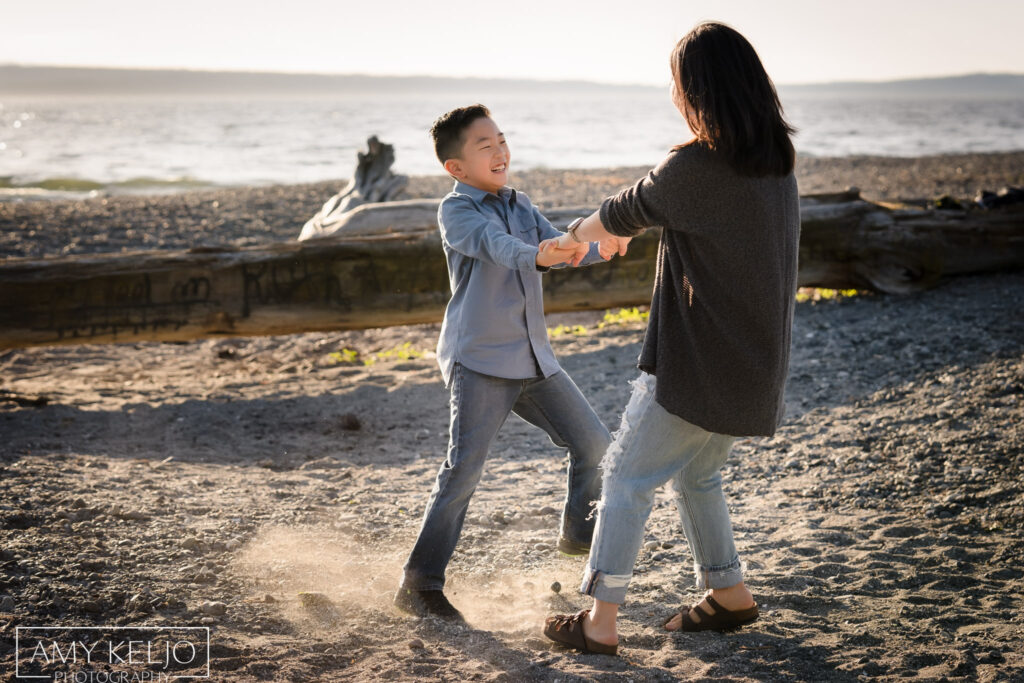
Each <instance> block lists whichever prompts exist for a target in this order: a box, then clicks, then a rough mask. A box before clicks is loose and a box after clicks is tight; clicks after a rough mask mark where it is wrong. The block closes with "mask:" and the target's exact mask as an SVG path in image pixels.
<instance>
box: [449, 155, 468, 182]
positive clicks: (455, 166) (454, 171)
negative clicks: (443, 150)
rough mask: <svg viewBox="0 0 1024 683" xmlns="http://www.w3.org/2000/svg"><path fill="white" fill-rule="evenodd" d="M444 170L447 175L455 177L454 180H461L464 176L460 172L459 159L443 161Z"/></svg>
mask: <svg viewBox="0 0 1024 683" xmlns="http://www.w3.org/2000/svg"><path fill="white" fill-rule="evenodd" d="M444 170H445V171H447V172H448V175H450V176H455V177H456V178H462V177H463V176H464V175H465V173H463V171H462V161H461V160H460V159H448V160H447V161H445V162H444Z"/></svg>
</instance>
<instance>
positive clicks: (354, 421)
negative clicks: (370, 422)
mask: <svg viewBox="0 0 1024 683" xmlns="http://www.w3.org/2000/svg"><path fill="white" fill-rule="evenodd" d="M338 423H339V424H340V425H341V428H342V429H344V430H345V431H346V432H358V431H359V430H360V429H362V428H363V423H362V422H360V421H359V418H358V417H356V416H355V415H353V414H352V413H345V414H344V415H342V416H341V417H340V418H339V419H338Z"/></svg>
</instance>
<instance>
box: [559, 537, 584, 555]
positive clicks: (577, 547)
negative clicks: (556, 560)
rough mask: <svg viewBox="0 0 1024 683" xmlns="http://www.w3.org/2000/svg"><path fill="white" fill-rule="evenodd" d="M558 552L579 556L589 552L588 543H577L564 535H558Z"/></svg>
mask: <svg viewBox="0 0 1024 683" xmlns="http://www.w3.org/2000/svg"><path fill="white" fill-rule="evenodd" d="M558 552H560V553H562V554H563V555H569V556H570V557H579V556H580V555H589V554H590V544H589V543H579V542H577V541H572V540H569V539H568V538H566V537H565V536H559V537H558Z"/></svg>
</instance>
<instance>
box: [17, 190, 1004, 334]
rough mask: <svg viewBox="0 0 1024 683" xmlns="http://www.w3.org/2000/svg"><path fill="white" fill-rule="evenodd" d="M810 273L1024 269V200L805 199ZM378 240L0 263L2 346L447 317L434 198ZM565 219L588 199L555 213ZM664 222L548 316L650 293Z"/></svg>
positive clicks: (850, 275) (854, 282)
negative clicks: (946, 205)
mask: <svg viewBox="0 0 1024 683" xmlns="http://www.w3.org/2000/svg"><path fill="white" fill-rule="evenodd" d="M801 211H802V218H803V224H802V234H801V240H800V273H799V283H800V284H801V285H803V286H820V287H834V288H865V289H875V290H879V291H883V292H894V293H902V292H908V291H914V290H919V289H923V288H926V287H929V286H932V285H934V284H935V283H936V282H937V281H938V280H939V278H941V277H945V276H950V275H957V274H961V273H971V272H981V271H991V270H1001V269H1007V268H1019V267H1022V266H1024V207H1008V208H1004V209H999V210H990V211H982V210H972V211H927V210H920V209H904V208H897V209H890V208H887V207H884V206H880V205H877V204H872V203H869V202H865V201H862V200H860V199H855V198H853V197H852V196H843V195H833V196H828V197H824V198H822V197H805V198H804V199H803V202H802V207H801ZM360 212H362V213H363V214H366V216H365V217H363V218H360V219H359V220H361V221H365V223H364V227H365V228H366V230H367V231H368V232H370V233H377V234H370V235H368V236H358V237H345V238H340V237H335V238H332V239H326V238H325V239H318V240H311V241H307V242H289V243H279V244H271V245H267V246H264V247H253V248H245V249H236V250H221V251H216V250H212V251H211V250H194V251H188V252H146V253H134V254H132V253H127V254H110V255H96V256H77V257H71V258H56V259H45V260H39V261H29V260H21V259H11V260H8V261H7V262H5V263H3V264H2V265H0V301H2V302H3V306H2V308H0V348H11V347H17V346H29V345H37V344H64V343H86V342H115V341H118V342H119V341H138V340H187V339H196V338H200V337H207V336H216V335H229V336H243V335H263V334H285V333H294V332H306V331H313V330H341V329H358V328H367V327H382V326H388V325H402V324H410V323H420V322H431V321H437V320H440V318H441V315H442V313H443V311H444V306H445V304H446V302H447V300H448V297H449V289H448V288H449V284H448V275H447V270H446V268H445V260H444V255H443V253H442V249H441V244H440V239H439V237H438V234H437V226H436V223H435V221H436V215H437V202H436V201H418V202H395V203H392V204H377V205H372V206H366V207H362V208H360V209H357V210H356V211H353V212H351V215H350V217H349V218H348V219H347V221H353V220H356V219H355V216H356V215H357V214H360ZM545 213H546V215H547V216H548V217H549V218H550V219H551V220H552V222H553V223H554V224H555V225H556V226H564V225H565V224H566V223H568V222H569V220H571V218H572V217H574V216H578V215H584V214H586V213H589V210H588V209H583V208H580V209H556V210H550V211H547V212H545ZM658 235H659V231H658V230H652V231H649V232H648V233H646V234H644V235H642V236H641V237H639V238H637V239H636V240H634V241H633V243H632V244H631V245H630V248H629V253H628V254H627V255H626V256H625V257H624V258H619V257H616V258H614V259H612V261H610V262H608V263H605V264H597V265H595V266H590V267H587V268H575V269H573V268H565V269H559V270H553V271H552V272H550V273H548V274H547V275H546V276H545V305H546V308H547V310H548V311H549V312H553V311H566V310H583V309H602V308H608V307H613V306H628V305H637V304H644V303H647V302H649V300H650V294H651V286H652V281H653V277H654V263H655V254H656V252H657V248H658Z"/></svg>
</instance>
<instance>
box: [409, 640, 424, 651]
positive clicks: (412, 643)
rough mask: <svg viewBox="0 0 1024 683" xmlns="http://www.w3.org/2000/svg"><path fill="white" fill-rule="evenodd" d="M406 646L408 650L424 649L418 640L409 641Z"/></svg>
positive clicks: (421, 642)
mask: <svg viewBox="0 0 1024 683" xmlns="http://www.w3.org/2000/svg"><path fill="white" fill-rule="evenodd" d="M408 645H409V649H410V650H422V649H423V648H424V647H426V646H425V645H424V644H423V641H422V640H420V639H419V638H413V639H412V640H410V641H409V643H408Z"/></svg>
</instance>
